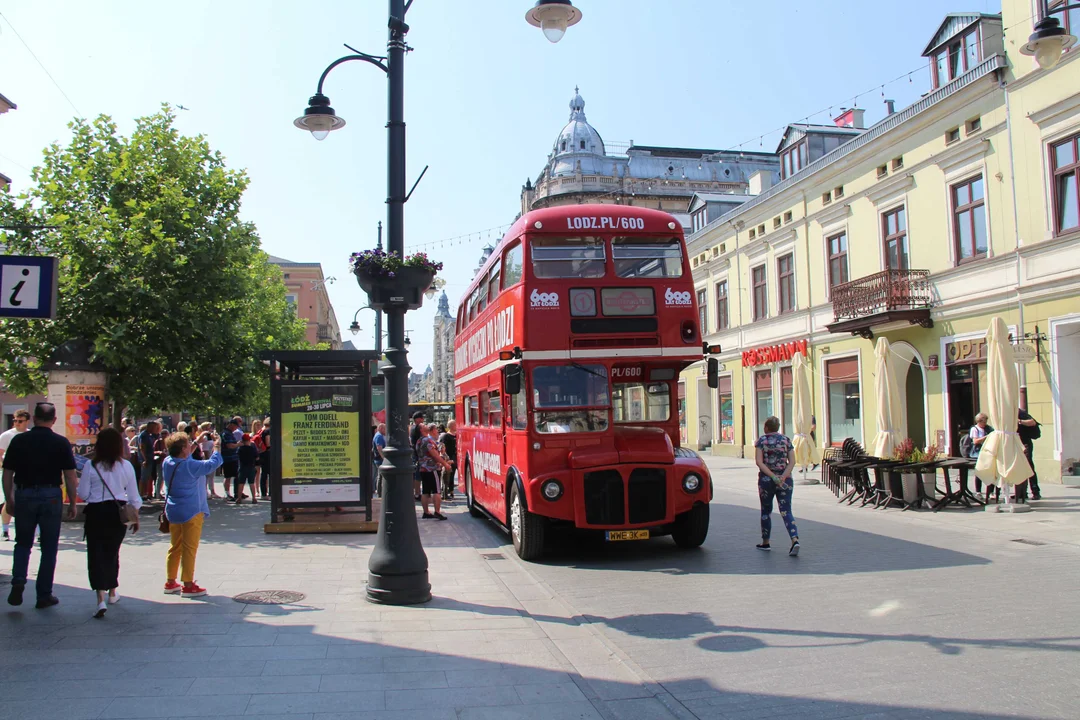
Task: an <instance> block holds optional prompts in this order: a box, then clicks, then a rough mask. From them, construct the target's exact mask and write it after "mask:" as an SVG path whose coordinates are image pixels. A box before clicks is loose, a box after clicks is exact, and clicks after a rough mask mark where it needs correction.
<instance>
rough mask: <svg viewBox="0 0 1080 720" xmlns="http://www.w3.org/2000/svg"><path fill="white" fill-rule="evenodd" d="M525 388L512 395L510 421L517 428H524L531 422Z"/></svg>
mask: <svg viewBox="0 0 1080 720" xmlns="http://www.w3.org/2000/svg"><path fill="white" fill-rule="evenodd" d="M527 397H528V396H527V395H526V394H525V390H524V388H523V389H522V391H521V392H519V393H518V394H517V395H511V396H510V422H511V423H512V424H513V426H514V429H515V430H524V429H525V428H526V426H527V425H528V422H529V415H528V413H527V412H526V400H527Z"/></svg>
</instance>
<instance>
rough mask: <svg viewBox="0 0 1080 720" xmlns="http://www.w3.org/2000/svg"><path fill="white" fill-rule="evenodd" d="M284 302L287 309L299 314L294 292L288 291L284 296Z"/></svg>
mask: <svg viewBox="0 0 1080 720" xmlns="http://www.w3.org/2000/svg"><path fill="white" fill-rule="evenodd" d="M285 304H286V305H288V306H289V309H290V310H292V311H293V312H294V313H297V314H299V312H300V310H299V306H298V305H297V302H296V294H295V293H289V294H287V295H286V296H285Z"/></svg>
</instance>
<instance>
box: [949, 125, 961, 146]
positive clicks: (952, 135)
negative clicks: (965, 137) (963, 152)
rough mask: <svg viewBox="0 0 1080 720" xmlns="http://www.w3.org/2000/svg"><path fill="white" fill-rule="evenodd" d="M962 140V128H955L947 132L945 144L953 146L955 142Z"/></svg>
mask: <svg viewBox="0 0 1080 720" xmlns="http://www.w3.org/2000/svg"><path fill="white" fill-rule="evenodd" d="M959 139H960V128H958V127H954V128H953V129H952V130H946V131H945V144H946V145H952V144H953V143H954V142H956V141H957V140H959Z"/></svg>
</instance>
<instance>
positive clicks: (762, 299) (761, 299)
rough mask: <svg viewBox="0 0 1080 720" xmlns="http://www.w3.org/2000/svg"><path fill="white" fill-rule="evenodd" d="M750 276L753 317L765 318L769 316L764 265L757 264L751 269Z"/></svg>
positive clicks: (767, 287)
mask: <svg viewBox="0 0 1080 720" xmlns="http://www.w3.org/2000/svg"><path fill="white" fill-rule="evenodd" d="M750 278H751V281H752V285H753V288H754V319H755V320H761V319H762V318H767V317H769V285H768V279H767V277H766V275H765V266H764V265H758V266H757V267H756V268H754V269H753V270H751V271H750Z"/></svg>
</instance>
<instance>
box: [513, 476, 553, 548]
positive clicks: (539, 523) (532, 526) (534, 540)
mask: <svg viewBox="0 0 1080 720" xmlns="http://www.w3.org/2000/svg"><path fill="white" fill-rule="evenodd" d="M509 515H510V517H509V518H507V519H508V520H509V521H510V522H509V525H510V539H511V540H513V542H514V551H515V552H516V553H517V555H518V557H519V558H521V559H522V560H537V559H539V558H540V556H541V555H543V554H544V530H546V524H545V522H544V518H542V517H540V516H539V515H534V514H532V513H531V512H529V511H528V510H527V509H526V508H525V502H524V501H523V500H522V498H521V494H520V493H519V492H518V487H517V483H513V484H512V485H511V486H510V512H509Z"/></svg>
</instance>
